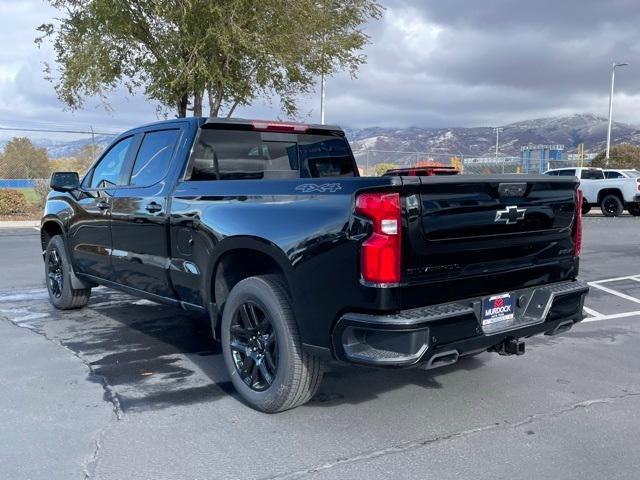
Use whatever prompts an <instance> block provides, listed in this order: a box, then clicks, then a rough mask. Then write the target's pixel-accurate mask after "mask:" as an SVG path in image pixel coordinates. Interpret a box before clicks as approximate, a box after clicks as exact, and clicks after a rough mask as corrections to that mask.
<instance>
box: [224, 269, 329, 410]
mask: <svg viewBox="0 0 640 480" xmlns="http://www.w3.org/2000/svg"><path fill="white" fill-rule="evenodd" d="M221 330H222V331H221V340H222V351H223V356H224V362H225V365H226V367H227V370H228V372H229V375H230V376H231V381H232V383H233V385H234V387H235V388H236V390H237V391H238V393H239V394H240V395H241V396H242V398H243V399H244V400H245V401H246V402H247V403H248V404H249V405H251V406H252V407H253V408H255V409H257V410H260V411H263V412H268V413H274V412H281V411H284V410H288V409H291V408H294V407H297V406H299V405H302V404H304V403H306V402H308V401H309V400H310V399H311V397H312V396H313V395H314V394H315V393H316V391H317V390H318V387H319V386H320V381H321V380H322V374H323V366H322V363H321V361H320V360H319V359H318V358H317V357H315V356H313V355H311V354H308V353H306V352H304V351H303V350H302V343H301V341H300V336H299V333H298V327H297V324H296V322H295V318H294V315H293V310H292V308H291V301H290V299H289V296H288V294H287V291H286V289H285V287H284V285H283V282H282V279H281V278H280V277H278V276H277V275H264V276H257V277H250V278H247V279H245V280H242V281H241V282H239V283H238V284H237V285H236V286H235V287H233V289H232V290H231V292H230V293H229V296H228V298H227V300H226V302H225V306H224V312H223V315H222V323H221Z"/></svg>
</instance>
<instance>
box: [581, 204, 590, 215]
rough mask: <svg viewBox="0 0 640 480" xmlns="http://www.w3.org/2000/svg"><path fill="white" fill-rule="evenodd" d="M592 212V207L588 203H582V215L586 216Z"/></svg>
mask: <svg viewBox="0 0 640 480" xmlns="http://www.w3.org/2000/svg"><path fill="white" fill-rule="evenodd" d="M590 211H591V205H589V204H588V203H584V202H583V203H582V215H586V214H587V213H589V212H590Z"/></svg>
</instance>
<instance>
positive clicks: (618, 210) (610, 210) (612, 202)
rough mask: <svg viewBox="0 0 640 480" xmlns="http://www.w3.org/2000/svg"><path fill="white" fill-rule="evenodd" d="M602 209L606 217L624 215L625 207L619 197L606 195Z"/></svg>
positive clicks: (601, 205)
mask: <svg viewBox="0 0 640 480" xmlns="http://www.w3.org/2000/svg"><path fill="white" fill-rule="evenodd" d="M600 209H601V210H602V213H603V214H604V216H605V217H619V216H620V215H622V210H623V205H622V202H621V201H620V198H618V196H617V195H605V196H604V197H603V198H602V200H601V201H600Z"/></svg>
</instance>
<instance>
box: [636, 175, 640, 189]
mask: <svg viewBox="0 0 640 480" xmlns="http://www.w3.org/2000/svg"><path fill="white" fill-rule="evenodd" d="M636 181H637V182H638V191H639V192H640V178H639V179H638V180H636Z"/></svg>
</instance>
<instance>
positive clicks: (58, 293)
mask: <svg viewBox="0 0 640 480" xmlns="http://www.w3.org/2000/svg"><path fill="white" fill-rule="evenodd" d="M47 282H48V283H49V289H50V292H51V295H53V296H54V297H55V298H60V297H62V292H63V291H64V274H63V264H62V259H61V258H60V252H58V249H57V248H53V249H52V250H51V252H50V253H49V258H48V262H47Z"/></svg>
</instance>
